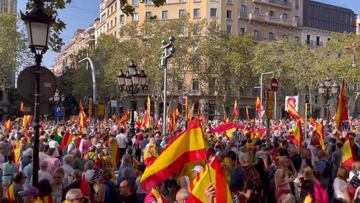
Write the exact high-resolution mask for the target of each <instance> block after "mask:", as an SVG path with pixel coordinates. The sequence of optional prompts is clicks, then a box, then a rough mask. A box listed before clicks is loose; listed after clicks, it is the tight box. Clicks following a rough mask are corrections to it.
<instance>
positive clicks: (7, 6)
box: [0, 0, 17, 13]
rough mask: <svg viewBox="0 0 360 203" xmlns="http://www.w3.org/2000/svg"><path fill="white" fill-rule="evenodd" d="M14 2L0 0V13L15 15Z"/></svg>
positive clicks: (13, 0) (11, 0)
mask: <svg viewBox="0 0 360 203" xmlns="http://www.w3.org/2000/svg"><path fill="white" fill-rule="evenodd" d="M16 9H17V1H16V0H0V13H16Z"/></svg>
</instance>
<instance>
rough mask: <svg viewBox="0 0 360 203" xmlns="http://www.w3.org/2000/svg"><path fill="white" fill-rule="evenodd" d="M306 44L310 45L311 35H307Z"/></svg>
mask: <svg viewBox="0 0 360 203" xmlns="http://www.w3.org/2000/svg"><path fill="white" fill-rule="evenodd" d="M306 44H310V35H306Z"/></svg>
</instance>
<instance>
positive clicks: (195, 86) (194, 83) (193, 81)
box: [192, 79, 200, 91]
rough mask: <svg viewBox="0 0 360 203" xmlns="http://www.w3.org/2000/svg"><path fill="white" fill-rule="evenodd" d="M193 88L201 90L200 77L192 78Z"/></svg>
mask: <svg viewBox="0 0 360 203" xmlns="http://www.w3.org/2000/svg"><path fill="white" fill-rule="evenodd" d="M192 90H194V91H199V90H200V82H199V80H198V79H193V80H192Z"/></svg>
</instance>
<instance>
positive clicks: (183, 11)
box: [179, 9, 186, 18]
mask: <svg viewBox="0 0 360 203" xmlns="http://www.w3.org/2000/svg"><path fill="white" fill-rule="evenodd" d="M184 16H186V11H185V10H184V9H180V10H179V18H181V17H184Z"/></svg>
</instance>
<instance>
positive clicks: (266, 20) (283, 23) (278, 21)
mask: <svg viewBox="0 0 360 203" xmlns="http://www.w3.org/2000/svg"><path fill="white" fill-rule="evenodd" d="M249 21H257V22H262V23H267V24H274V25H280V26H285V27H297V25H298V23H297V22H296V21H295V20H290V19H287V20H285V19H281V18H275V17H271V16H265V15H256V14H255V13H250V14H249Z"/></svg>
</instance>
